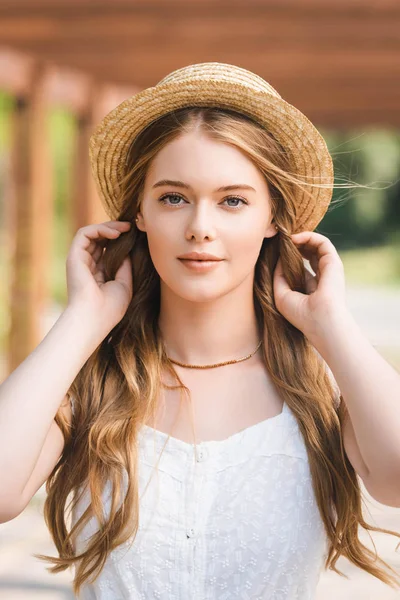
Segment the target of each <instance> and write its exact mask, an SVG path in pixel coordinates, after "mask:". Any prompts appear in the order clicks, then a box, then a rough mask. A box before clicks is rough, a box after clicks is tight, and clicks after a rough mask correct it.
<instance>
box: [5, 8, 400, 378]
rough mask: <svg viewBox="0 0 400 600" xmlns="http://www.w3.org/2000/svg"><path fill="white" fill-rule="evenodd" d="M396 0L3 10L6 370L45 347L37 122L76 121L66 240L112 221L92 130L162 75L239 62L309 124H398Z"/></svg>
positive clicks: (45, 207) (44, 155)
mask: <svg viewBox="0 0 400 600" xmlns="http://www.w3.org/2000/svg"><path fill="white" fill-rule="evenodd" d="M399 29H400V3H399V2H398V0H353V1H352V2H348V1H347V0H335V1H332V0H329V1H327V2H321V1H320V0H247V1H245V0H213V1H212V2H211V1H209V0H174V1H169V2H156V1H155V0H136V1H135V2H132V0H113V1H112V2H110V1H109V0H68V1H67V0H57V1H56V2H54V1H53V0H13V1H12V2H11V0H9V1H6V0H0V39H1V44H2V47H1V48H0V86H1V87H2V88H3V89H6V90H8V91H9V92H11V93H12V94H13V95H14V96H15V98H16V102H15V111H14V117H13V118H14V130H13V131H14V133H13V154H12V169H11V174H10V176H11V178H12V185H11V186H10V189H11V190H12V198H9V199H7V207H8V223H9V226H10V227H11V230H12V231H13V232H14V233H13V236H14V237H13V239H14V240H15V244H14V248H15V251H14V255H13V260H14V265H13V273H14V276H13V278H12V286H13V288H12V290H11V294H10V297H11V305H10V310H11V323H12V324H11V332H10V345H9V349H10V352H9V369H8V370H9V371H11V370H13V369H14V368H15V367H16V366H17V365H18V364H19V362H21V360H23V359H24V358H25V356H26V355H27V354H28V353H29V352H30V351H32V349H33V348H34V347H35V346H36V345H37V344H38V342H39V341H40V339H41V337H42V336H41V332H40V330H39V315H40V314H41V312H42V311H43V309H44V306H45V304H46V300H47V296H48V292H47V288H48V286H47V281H46V277H47V275H48V273H49V268H48V264H47V259H48V253H49V241H48V232H49V231H50V229H51V218H52V217H51V214H52V182H51V180H50V172H51V170H50V169H49V168H48V165H49V156H48V147H47V141H46V139H45V136H44V135H43V132H44V127H43V123H44V119H45V115H46V110H47V108H48V106H49V105H54V104H59V105H63V106H66V107H68V108H69V109H70V110H71V111H72V112H73V113H74V114H75V115H76V119H77V123H78V135H77V139H76V150H75V170H74V172H73V173H71V177H72V179H73V182H74V194H73V197H72V198H71V202H70V206H71V231H72V232H73V233H75V231H76V229H78V228H79V227H80V226H82V225H84V224H87V223H90V222H100V221H103V220H108V217H107V216H106V215H105V213H104V212H103V210H102V208H101V206H100V203H99V201H98V198H97V195H96V191H95V189H94V185H93V181H92V178H91V176H90V171H89V164H88V152H87V146H88V137H89V135H90V132H91V130H92V127H93V125H94V124H96V123H97V122H99V121H100V119H101V118H102V116H103V115H104V114H106V113H107V112H108V111H109V110H111V108H113V107H114V106H115V105H116V104H118V103H119V102H121V101H122V100H124V99H125V98H126V97H128V96H129V95H131V94H133V93H135V92H137V91H139V90H140V89H143V88H144V87H148V86H151V85H154V84H155V83H157V81H159V80H160V79H162V78H163V77H164V76H165V75H166V74H167V73H169V72H170V71H172V70H174V69H177V68H179V67H182V66H185V65H188V64H191V63H197V62H207V61H219V62H227V63H233V64H237V65H238V66H242V67H245V68H247V69H250V70H252V71H254V72H255V73H257V74H259V75H261V76H262V77H264V78H265V79H266V80H267V81H269V82H270V83H271V85H273V86H274V87H275V88H276V89H277V90H278V92H279V93H280V94H281V95H282V96H283V98H284V99H286V100H287V101H288V102H290V103H292V104H294V105H295V106H297V107H298V108H299V109H300V110H302V111H303V112H304V113H305V114H306V115H307V116H308V117H309V118H310V119H311V121H312V122H314V123H315V124H316V125H317V126H325V127H333V128H348V127H354V126H363V127H364V126H369V125H380V126H396V127H398V126H399V125H400V111H399V108H398V107H399V105H400V84H399V81H400V36H399V34H398V32H399Z"/></svg>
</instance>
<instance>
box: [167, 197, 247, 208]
mask: <svg viewBox="0 0 400 600" xmlns="http://www.w3.org/2000/svg"><path fill="white" fill-rule="evenodd" d="M167 198H175V200H178V201H179V200H183V197H182V196H179V195H178V194H165V195H164V196H161V198H160V199H159V202H162V203H163V204H166V205H168V204H169V205H170V206H179V204H178V202H171V203H170V202H167ZM230 200H240V202H242V203H243V204H248V202H247V201H246V200H245V199H244V198H240V197H239V196H229V197H228V198H225V199H224V202H227V201H230ZM228 206H229V208H233V209H238V208H240V205H238V204H236V205H235V206H232V205H229V204H228Z"/></svg>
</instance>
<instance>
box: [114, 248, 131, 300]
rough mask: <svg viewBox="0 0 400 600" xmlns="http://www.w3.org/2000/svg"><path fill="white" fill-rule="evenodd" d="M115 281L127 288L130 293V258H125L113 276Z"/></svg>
mask: <svg viewBox="0 0 400 600" xmlns="http://www.w3.org/2000/svg"><path fill="white" fill-rule="evenodd" d="M115 281H119V282H121V283H123V284H124V285H127V286H128V289H129V291H130V293H132V283H133V282H132V262H131V259H130V256H129V255H128V256H125V258H124V260H123V261H122V264H121V266H120V267H119V269H118V270H117V272H116V274H115Z"/></svg>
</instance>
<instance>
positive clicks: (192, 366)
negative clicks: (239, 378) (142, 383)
mask: <svg viewBox="0 0 400 600" xmlns="http://www.w3.org/2000/svg"><path fill="white" fill-rule="evenodd" d="M261 344H262V340H260V342H259V344H258V346H257V348H256V349H255V350H254V351H253V352H252V353H251V354H249V355H248V356H244V357H243V358H238V359H236V360H235V359H233V360H227V361H225V362H222V363H215V364H213V365H186V364H185V363H181V362H179V361H177V360H173V359H172V358H170V357H169V356H168V359H169V360H170V361H171V362H173V363H174V364H175V365H179V366H180V367H187V368H188V369H213V368H214V367H223V366H224V365H231V364H233V363H238V362H241V361H243V360H247V359H248V358H251V357H252V356H253V354H255V353H256V352H257V350H258V349H259V347H260V346H261Z"/></svg>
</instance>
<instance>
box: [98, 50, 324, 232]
mask: <svg viewBox="0 0 400 600" xmlns="http://www.w3.org/2000/svg"><path fill="white" fill-rule="evenodd" d="M184 106H216V107H220V108H229V109H233V110H236V111H238V112H241V113H244V114H246V115H248V116H250V117H251V118H253V119H254V120H255V121H257V122H258V123H259V124H261V125H262V126H263V127H265V128H266V129H268V130H269V131H270V132H271V133H272V134H273V135H274V136H275V137H276V138H277V139H278V141H279V142H280V143H281V144H282V146H283V147H284V148H285V149H286V150H287V153H288V157H289V161H290V163H291V165H292V170H293V172H294V173H295V174H298V175H300V176H301V178H302V180H304V178H305V181H307V182H310V183H322V184H325V186H326V187H323V188H311V187H308V186H307V189H308V190H310V191H311V192H312V197H311V199H310V197H309V196H308V195H307V194H304V192H303V190H302V189H301V188H299V190H298V194H297V196H298V197H297V206H298V211H297V219H296V225H295V228H294V230H293V231H292V232H291V233H296V232H298V231H305V230H308V231H312V230H313V229H315V227H316V226H317V225H318V223H319V222H320V221H321V219H322V218H323V216H324V214H325V213H326V211H327V209H328V205H329V203H330V201H331V198H332V187H331V186H332V184H333V163H332V158H331V155H330V154H329V151H328V148H327V146H326V143H325V140H324V138H323V137H322V135H321V134H320V133H319V132H318V130H317V129H316V128H315V127H314V125H313V124H312V123H311V122H310V121H309V119H307V117H306V116H305V115H304V114H303V113H301V112H300V111H299V110H298V109H297V108H295V107H294V106H292V105H291V104H289V103H288V102H286V101H285V100H283V98H282V97H281V96H280V95H279V94H278V92H277V91H276V90H275V89H274V88H273V87H272V86H271V85H270V84H269V83H267V82H266V81H265V80H264V79H262V78H261V77H260V76H258V75H256V74H255V73H252V72H251V71H248V70H246V69H243V68H241V67H237V66H235V65H231V64H226V63H218V62H208V63H200V64H194V65H189V66H186V67H183V68H180V69H177V70H176V71H173V72H172V73H170V74H169V75H167V76H166V77H164V78H163V79H162V80H161V81H159V82H158V83H157V85H156V86H155V87H150V88H147V89H144V90H142V91H141V92H139V93H137V94H134V95H133V96H131V97H130V98H127V99H126V100H124V101H123V102H122V103H121V104H119V105H118V106H117V107H116V108H114V109H113V110H112V111H111V112H109V113H108V114H107V115H106V116H105V117H104V118H103V120H102V121H101V122H100V124H99V125H98V126H97V127H96V129H95V130H94V132H93V134H92V136H91V138H90V141H89V156H90V162H91V168H92V173H93V176H94V179H95V183H96V187H97V189H98V192H99V194H100V199H101V201H102V202H103V204H104V208H105V210H106V212H107V214H108V215H109V216H110V218H111V219H113V220H114V219H117V217H118V215H119V207H118V206H117V202H116V200H117V194H118V192H119V189H120V188H119V181H120V180H121V178H122V177H123V176H124V168H125V160H126V155H127V152H128V149H129V147H130V145H131V143H132V141H133V140H134V139H135V137H136V136H137V135H138V134H139V133H140V132H141V131H142V130H143V129H144V128H145V127H147V126H148V125H149V124H150V123H152V122H153V121H155V120H156V119H158V118H159V117H161V116H162V115H165V114H166V113H168V112H170V111H173V110H175V109H178V108H182V107H184Z"/></svg>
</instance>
